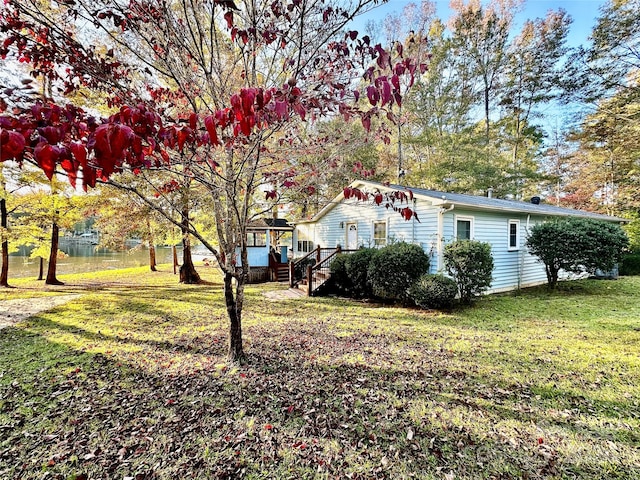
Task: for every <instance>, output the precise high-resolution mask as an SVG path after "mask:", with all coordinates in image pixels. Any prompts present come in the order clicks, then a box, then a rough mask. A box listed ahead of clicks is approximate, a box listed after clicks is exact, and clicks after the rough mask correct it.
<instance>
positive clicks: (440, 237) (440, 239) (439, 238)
mask: <svg viewBox="0 0 640 480" xmlns="http://www.w3.org/2000/svg"><path fill="white" fill-rule="evenodd" d="M454 208H455V205H449V207H448V208H445V207H444V203H443V204H442V207H440V210H438V232H437V235H436V242H437V245H436V251H437V252H438V263H437V265H436V267H437V269H436V271H438V272H441V271H443V270H444V214H445V213H447V212H450V211H451V210H453V209H454Z"/></svg>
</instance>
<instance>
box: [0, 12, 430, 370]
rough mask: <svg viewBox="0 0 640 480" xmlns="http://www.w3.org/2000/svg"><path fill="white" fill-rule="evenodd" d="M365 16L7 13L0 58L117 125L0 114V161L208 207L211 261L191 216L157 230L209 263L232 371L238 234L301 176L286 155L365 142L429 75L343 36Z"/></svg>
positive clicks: (238, 310)
mask: <svg viewBox="0 0 640 480" xmlns="http://www.w3.org/2000/svg"><path fill="white" fill-rule="evenodd" d="M376 3H377V1H376V0H351V1H338V0H323V1H320V0H245V1H238V2H235V3H234V2H233V1H231V0H188V1H187V0H164V1H159V2H149V1H143V0H131V1H129V2H120V1H115V0H113V1H110V0H97V1H93V0H92V1H91V2H89V1H87V0H69V1H63V2H58V3H57V5H56V6H55V7H53V6H51V7H50V8H48V9H46V10H45V9H43V7H42V3H41V2H39V1H35V0H19V1H15V0H7V2H6V6H5V8H4V10H3V11H2V12H1V13H0V32H3V33H2V34H0V36H1V38H0V40H1V41H2V43H1V44H0V55H2V56H3V58H4V57H7V56H10V55H13V56H15V57H16V58H17V59H18V60H19V61H21V62H24V63H28V64H30V66H31V68H32V72H33V74H34V75H36V76H44V77H46V78H47V80H48V81H49V82H51V83H52V85H54V86H56V87H57V88H58V89H59V91H60V94H64V95H69V94H71V93H72V92H74V91H99V92H103V94H104V98H105V99H106V100H107V103H108V105H109V106H110V107H112V108H113V109H114V110H113V111H114V113H113V114H112V115H111V116H109V117H108V118H105V119H102V120H97V119H94V118H93V117H92V116H91V115H89V114H88V113H87V111H90V109H89V108H85V109H84V110H82V109H80V108H77V107H76V106H73V105H70V104H69V103H66V104H65V103H64V102H60V101H57V102H53V101H52V99H46V100H45V101H42V102H38V103H35V104H33V105H30V106H29V108H22V109H19V108H15V109H13V110H11V109H10V110H7V111H5V112H4V114H3V115H2V116H1V117H0V128H1V132H0V136H1V138H0V141H1V143H0V148H1V149H2V152H1V160H2V161H5V160H16V161H18V162H31V163H34V164H37V165H38V166H40V168H42V169H43V170H44V172H45V173H46V174H47V176H49V177H51V176H52V175H54V174H55V172H56V171H61V172H64V173H66V174H67V175H68V176H69V180H70V181H71V183H72V184H73V183H74V182H76V181H77V179H80V181H81V182H82V185H83V186H84V187H85V188H86V187H87V186H89V187H92V186H94V185H95V184H96V182H97V181H110V182H112V183H114V184H116V185H119V186H120V187H121V188H125V189H129V190H130V191H131V192H133V193H134V194H137V195H139V196H140V197H141V198H142V199H143V200H144V201H145V202H146V203H147V204H148V205H149V206H151V207H154V205H156V203H155V201H154V199H156V198H161V199H162V200H163V201H165V202H167V201H171V199H173V198H182V197H183V196H182V195H169V193H171V192H172V191H173V189H174V187H175V188H177V186H182V185H185V184H188V185H189V188H198V189H199V190H200V191H205V192H207V194H208V195H209V196H210V198H211V203H212V205H213V207H212V211H211V215H213V216H214V217H215V222H216V225H217V237H218V238H217V245H216V244H215V242H213V241H212V239H211V238H205V237H204V235H203V234H202V233H201V232H199V231H198V229H197V227H196V226H195V225H194V224H193V223H192V222H191V221H190V219H189V218H188V216H187V217H183V218H182V219H179V220H177V221H176V220H175V219H174V218H169V217H168V220H170V221H172V222H174V223H177V224H178V226H180V227H181V228H183V229H184V230H186V231H187V232H188V233H190V234H191V235H193V236H194V237H196V238H197V239H198V240H200V241H201V242H202V243H203V244H204V245H205V246H206V247H207V248H208V249H209V250H210V251H211V252H212V254H213V255H214V256H215V257H216V259H217V260H218V263H219V265H220V268H221V269H222V272H223V274H224V296H225V302H226V307H227V312H228V315H229V320H230V335H229V339H230V342H229V359H230V360H231V361H241V360H242V359H243V358H244V352H243V347H242V322H241V318H242V310H243V304H244V286H245V283H246V282H247V279H248V269H249V262H248V258H247V249H246V229H247V226H248V225H249V223H250V222H251V220H252V219H253V218H255V217H256V216H257V215H260V214H262V213H263V212H265V211H267V210H269V209H270V208H271V206H272V204H273V203H274V202H276V201H277V199H278V195H279V192H280V191H281V190H282V189H283V188H286V186H288V185H291V184H294V183H295V180H294V179H295V178H297V177H298V176H299V175H301V174H302V173H307V172H300V171H299V166H298V165H297V164H296V162H295V160H294V159H295V158H296V155H294V154H293V152H300V151H304V149H305V148H306V146H307V144H306V142H307V139H308V135H305V136H302V135H300V134H299V131H300V126H301V125H302V123H303V122H308V121H315V120H320V119H323V118H332V117H336V116H342V117H344V118H345V119H347V120H349V119H351V118H355V117H358V118H359V119H360V121H361V122H362V125H363V126H364V127H365V129H366V130H367V131H368V130H370V128H371V120H372V118H373V117H376V116H377V117H381V118H384V117H386V116H387V113H388V112H389V111H390V109H391V108H392V107H393V106H398V105H400V104H401V103H402V92H401V89H400V85H401V80H402V81H403V82H404V83H403V84H404V85H406V84H407V83H408V84H411V83H412V82H413V81H414V79H415V78H416V76H417V75H419V73H420V72H421V71H424V69H425V66H424V65H418V64H416V62H414V61H413V60H412V59H411V58H405V57H404V55H403V51H402V46H401V45H397V46H394V48H393V49H392V51H387V50H385V49H384V48H383V47H381V46H380V45H373V44H372V43H371V42H370V40H369V38H368V37H366V36H365V37H360V36H359V35H358V33H357V32H354V31H345V30H344V27H345V26H346V25H347V24H348V22H349V21H350V20H352V19H353V18H354V16H355V15H357V14H360V13H363V12H365V11H367V10H368V9H370V8H372V7H373V6H374V5H375V4H376ZM54 96H55V95H54ZM73 98H74V99H77V98H81V97H80V96H78V95H75V96H74V97H73ZM8 105H9V106H10V105H11V104H10V102H8ZM85 107H86V106H85ZM388 117H389V118H392V117H393V115H389V116H388ZM373 134H374V133H372V135H373ZM326 141H330V139H329V140H326ZM124 170H128V171H131V172H133V173H134V174H136V175H137V176H138V177H139V178H143V179H144V181H145V185H146V186H145V189H144V190H140V189H136V188H135V186H132V185H128V184H126V183H122V180H121V179H120V178H119V177H118V173H119V172H122V171H124ZM157 171H160V172H163V175H157V174H156V172H157ZM148 172H153V175H147V173H148ZM159 179H161V180H159ZM150 187H151V188H150ZM150 191H153V192H154V194H153V195H149V193H148V192H150ZM348 193H349V194H350V195H353V196H355V197H356V198H360V199H362V200H365V199H370V200H371V201H373V202H374V203H378V204H382V203H383V202H384V203H389V204H390V205H391V207H392V208H394V209H396V210H398V211H399V212H400V213H401V214H402V215H403V216H404V217H405V218H408V217H410V216H411V215H412V211H411V210H410V209H407V208H406V207H403V206H397V205H396V204H395V201H400V200H404V199H405V198H406V197H403V196H402V195H397V196H395V197H388V198H382V197H381V196H378V195H376V194H375V193H373V194H371V196H369V195H367V194H366V193H364V192H354V191H350V192H348ZM183 207H184V205H175V209H176V211H180V209H181V208H183Z"/></svg>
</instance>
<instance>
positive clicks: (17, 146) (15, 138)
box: [0, 130, 25, 162]
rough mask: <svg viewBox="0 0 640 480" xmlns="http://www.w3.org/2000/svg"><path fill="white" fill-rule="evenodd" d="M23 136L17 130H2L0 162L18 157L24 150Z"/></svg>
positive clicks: (0, 135)
mask: <svg viewBox="0 0 640 480" xmlns="http://www.w3.org/2000/svg"><path fill="white" fill-rule="evenodd" d="M24 147H25V141H24V137H23V136H22V135H20V134H19V133H18V132H11V131H7V130H2V133H1V134H0V162H4V161H5V160H9V159H12V158H16V159H17V158H20V157H21V156H22V153H23V152H24Z"/></svg>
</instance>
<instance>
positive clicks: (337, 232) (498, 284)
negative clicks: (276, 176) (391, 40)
mask: <svg viewBox="0 0 640 480" xmlns="http://www.w3.org/2000/svg"><path fill="white" fill-rule="evenodd" d="M351 187H353V188H358V189H360V190H362V191H366V192H369V193H375V192H376V191H398V190H400V191H402V190H411V192H412V193H413V200H412V201H411V205H409V206H410V207H411V208H412V209H413V210H414V211H415V212H416V213H417V217H418V219H419V220H417V219H415V218H412V219H411V220H409V221H406V220H405V219H404V218H403V217H402V216H401V215H400V214H398V213H397V212H394V211H393V210H392V209H386V208H385V207H384V206H377V205H372V204H371V202H369V203H365V202H362V201H358V200H353V199H349V200H345V197H344V195H343V194H340V195H338V196H337V197H336V198H335V199H334V200H333V201H332V202H331V203H329V204H328V205H327V206H326V207H325V208H323V209H322V210H321V211H320V212H319V213H318V214H317V215H316V216H315V217H313V218H312V219H311V220H308V221H301V222H297V224H296V230H295V232H294V239H293V240H294V241H293V249H294V251H293V255H294V256H296V257H298V258H299V257H300V256H301V255H304V254H305V253H306V252H309V251H311V250H313V249H314V248H316V247H323V248H325V247H327V248H335V247H337V246H341V247H342V248H343V249H349V250H350V249H356V248H359V247H362V246H364V247H381V246H384V245H387V244H388V243H389V242H391V241H405V242H410V243H415V244H418V245H420V246H421V247H422V248H423V249H424V251H425V252H426V253H427V254H428V255H429V257H430V260H431V263H430V272H431V273H436V272H440V271H443V270H444V265H443V251H444V246H445V245H446V244H447V243H450V242H452V241H453V240H455V239H472V240H479V241H482V242H488V243H489V244H491V252H492V255H493V259H494V271H493V282H492V284H491V288H490V290H489V291H490V292H500V291H508V290H513V289H516V288H520V287H527V286H532V285H537V284H541V283H545V282H546V275H545V270H544V265H543V264H542V263H540V262H539V261H538V260H537V258H536V257H534V256H532V255H530V254H529V252H528V251H527V248H526V246H525V240H526V236H527V231H528V229H529V228H530V227H531V226H533V225H535V224H536V223H540V222H543V221H545V220H548V219H550V218H553V217H568V216H572V217H585V218H591V219H596V220H602V221H606V222H615V223H621V222H624V220H622V219H620V218H616V217H611V216H606V215H600V214H597V213H591V212H585V211H581V210H574V209H569V208H560V207H555V206H552V205H546V204H543V203H539V199H537V197H534V198H533V199H532V200H533V201H532V202H519V201H512V200H502V199H497V198H490V197H478V196H472V195H462V194H457V193H446V192H438V191H434V190H424V189H419V188H406V187H402V186H398V185H389V186H385V185H382V184H380V183H375V182H369V181H356V182H354V183H353V184H352V185H351ZM536 199H537V203H535V202H536Z"/></svg>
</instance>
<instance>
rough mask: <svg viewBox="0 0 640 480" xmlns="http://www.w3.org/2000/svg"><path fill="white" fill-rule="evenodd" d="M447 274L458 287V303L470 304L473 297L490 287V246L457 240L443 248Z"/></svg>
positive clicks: (491, 266)
mask: <svg viewBox="0 0 640 480" xmlns="http://www.w3.org/2000/svg"><path fill="white" fill-rule="evenodd" d="M444 265H445V268H446V269H447V273H448V274H449V275H451V276H452V277H453V279H454V280H455V282H456V284H457V285H458V292H459V293H460V301H461V302H462V303H464V304H468V303H471V300H472V299H473V297H475V296H477V295H480V294H482V293H483V292H484V291H485V290H487V289H488V288H489V287H490V286H491V277H492V273H493V256H492V255H491V245H490V244H488V243H485V242H478V241H476V240H457V241H455V242H453V243H450V244H449V245H447V246H446V247H445V248H444Z"/></svg>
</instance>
